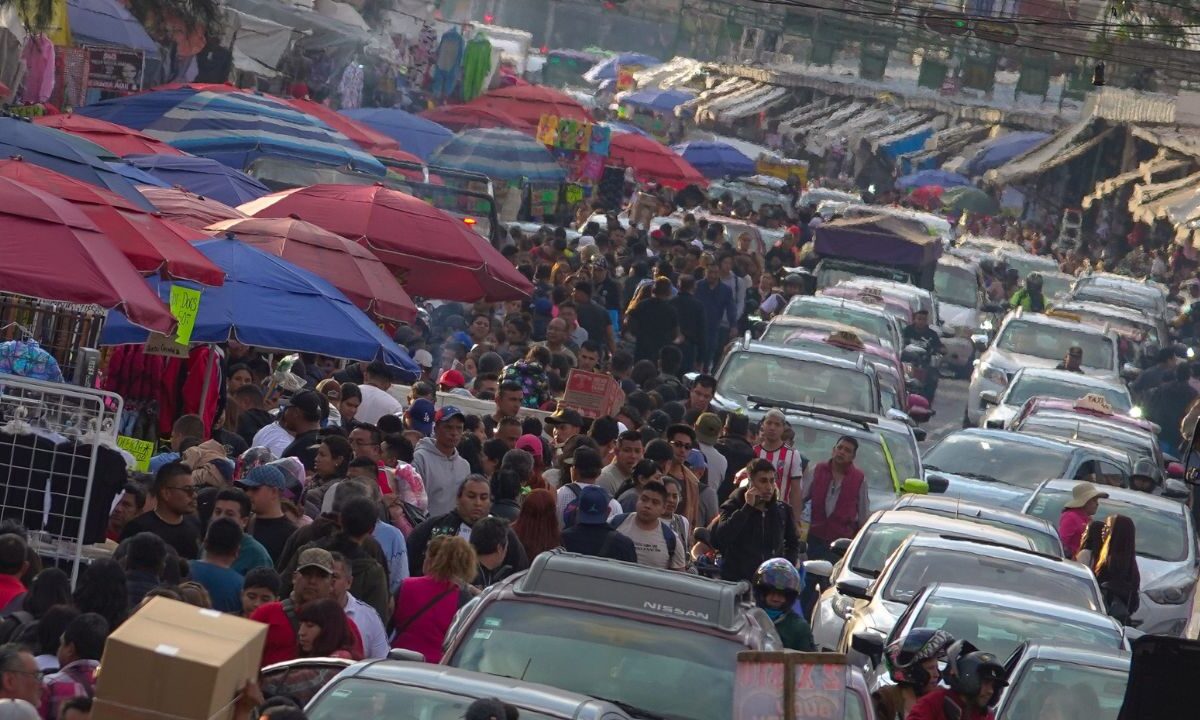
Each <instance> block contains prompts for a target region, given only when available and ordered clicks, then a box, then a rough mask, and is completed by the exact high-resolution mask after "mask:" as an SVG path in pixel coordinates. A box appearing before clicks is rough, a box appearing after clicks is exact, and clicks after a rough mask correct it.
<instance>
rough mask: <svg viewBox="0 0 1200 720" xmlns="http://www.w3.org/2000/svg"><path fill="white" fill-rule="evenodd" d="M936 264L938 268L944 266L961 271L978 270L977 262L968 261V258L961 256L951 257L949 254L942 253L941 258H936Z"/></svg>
mask: <svg viewBox="0 0 1200 720" xmlns="http://www.w3.org/2000/svg"><path fill="white" fill-rule="evenodd" d="M937 264H938V267H942V266H946V267H954V268H960V269H963V270H978V269H979V261H978V260H973V259H969V258H966V257H963V256H961V255H951V254H949V253H942V256H941V257H939V258H938V262H937Z"/></svg>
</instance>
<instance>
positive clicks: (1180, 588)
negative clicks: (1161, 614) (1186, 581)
mask: <svg viewBox="0 0 1200 720" xmlns="http://www.w3.org/2000/svg"><path fill="white" fill-rule="evenodd" d="M1191 587H1192V586H1191V585H1169V586H1167V587H1161V588H1146V590H1145V591H1144V592H1145V593H1146V597H1148V598H1150V600H1151V601H1152V602H1154V603H1157V604H1159V605H1182V604H1183V603H1185V602H1187V598H1188V590H1190V589H1191Z"/></svg>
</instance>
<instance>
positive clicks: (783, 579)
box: [754, 558, 804, 600]
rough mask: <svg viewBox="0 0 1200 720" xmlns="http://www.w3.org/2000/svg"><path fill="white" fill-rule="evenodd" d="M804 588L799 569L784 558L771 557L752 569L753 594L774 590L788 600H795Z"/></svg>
mask: <svg viewBox="0 0 1200 720" xmlns="http://www.w3.org/2000/svg"><path fill="white" fill-rule="evenodd" d="M803 588H804V580H803V578H801V577H800V571H799V570H797V569H796V566H795V565H793V564H792V563H790V562H789V561H788V560H787V559H785V558H771V559H770V560H767V561H766V562H764V563H763V564H762V565H759V566H758V569H757V570H755V571H754V594H755V595H756V596H758V597H759V599H760V600H761V599H762V596H764V595H766V594H767V593H768V592H770V591H772V590H774V591H776V592H781V593H783V594H784V595H785V596H787V597H788V599H789V600H795V599H796V597H798V596H799V595H800V591H801V590H802V589H803Z"/></svg>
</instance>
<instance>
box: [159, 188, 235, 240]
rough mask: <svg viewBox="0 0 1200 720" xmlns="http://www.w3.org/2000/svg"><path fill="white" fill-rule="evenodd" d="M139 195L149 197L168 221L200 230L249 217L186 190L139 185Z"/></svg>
mask: <svg viewBox="0 0 1200 720" xmlns="http://www.w3.org/2000/svg"><path fill="white" fill-rule="evenodd" d="M138 192H140V193H141V194H142V195H144V196H145V197H146V199H147V200H149V201H150V204H152V205H153V206H154V207H156V208H158V212H159V213H160V214H161V215H162V216H163V217H165V218H167V219H170V220H174V221H175V222H177V223H179V224H180V225H185V226H187V227H190V228H195V229H197V230H203V229H204V228H206V227H208V226H209V225H212V224H213V223H215V222H220V221H222V220H234V219H239V218H244V217H246V214H245V213H244V212H241V211H240V210H237V209H236V208H231V207H229V206H228V205H226V204H225V203H223V202H220V201H217V200H213V199H212V198H208V197H205V196H203V195H196V194H195V193H190V192H188V191H187V190H184V189H183V188H178V187H174V188H160V187H152V186H149V185H139V186H138Z"/></svg>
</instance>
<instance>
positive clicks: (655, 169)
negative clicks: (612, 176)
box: [608, 133, 708, 190]
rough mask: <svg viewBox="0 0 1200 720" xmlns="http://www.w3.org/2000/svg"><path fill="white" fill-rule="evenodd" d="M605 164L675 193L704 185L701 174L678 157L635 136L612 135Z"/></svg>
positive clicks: (706, 183) (659, 144)
mask: <svg viewBox="0 0 1200 720" xmlns="http://www.w3.org/2000/svg"><path fill="white" fill-rule="evenodd" d="M608 164H609V165H621V166H624V167H631V168H633V172H634V175H636V176H637V178H638V180H641V181H643V182H656V183H660V184H662V185H666V186H667V187H672V188H675V189H677V190H678V189H680V188H684V187H687V186H688V185H699V186H700V187H706V186H707V185H708V180H706V179H705V177H704V174H703V173H701V172H700V171H699V170H697V169H696V168H694V167H692V164H691V163H689V162H688V161H687V160H684V159H683V157H681V156H680V155H679V153H677V152H675V151H674V150H672V149H671V148H669V147H667V146H666V145H663V144H662V143H660V142H659V141H657V140H655V139H654V138H651V137H646V136H644V135H638V134H637V133H613V135H612V140H611V141H610V144H609V157H608Z"/></svg>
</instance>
